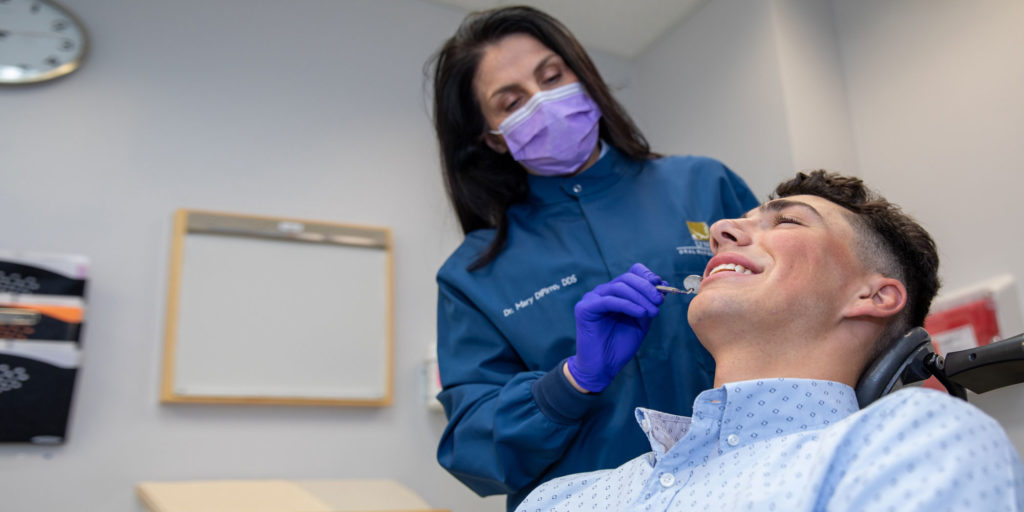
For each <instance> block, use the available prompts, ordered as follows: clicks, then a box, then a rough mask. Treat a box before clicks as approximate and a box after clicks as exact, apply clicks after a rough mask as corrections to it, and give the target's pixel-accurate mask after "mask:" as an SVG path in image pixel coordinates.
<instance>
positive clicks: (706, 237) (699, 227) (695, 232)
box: [686, 220, 711, 242]
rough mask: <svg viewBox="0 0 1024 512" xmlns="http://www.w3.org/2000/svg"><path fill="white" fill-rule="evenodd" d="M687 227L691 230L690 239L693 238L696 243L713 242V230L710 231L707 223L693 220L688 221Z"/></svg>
mask: <svg viewBox="0 0 1024 512" xmlns="http://www.w3.org/2000/svg"><path fill="white" fill-rule="evenodd" d="M686 227H688V228H690V237H691V238H693V241H694V242H710V241H711V230H710V229H708V223H707V222H694V221H692V220H688V221H686Z"/></svg>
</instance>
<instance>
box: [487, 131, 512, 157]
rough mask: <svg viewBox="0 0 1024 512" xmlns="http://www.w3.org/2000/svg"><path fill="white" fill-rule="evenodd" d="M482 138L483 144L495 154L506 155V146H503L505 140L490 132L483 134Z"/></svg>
mask: <svg viewBox="0 0 1024 512" xmlns="http://www.w3.org/2000/svg"><path fill="white" fill-rule="evenodd" d="M483 138H484V143H486V144H487V146H488V147H490V148H491V149H493V150H494V152H495V153H499V154H505V153H508V146H507V145H505V139H504V138H502V136H501V135H498V134H496V133H491V132H484V135H483Z"/></svg>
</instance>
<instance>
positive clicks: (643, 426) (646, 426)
mask: <svg viewBox="0 0 1024 512" xmlns="http://www.w3.org/2000/svg"><path fill="white" fill-rule="evenodd" d="M640 430H643V431H644V433H645V434H646V433H648V432H650V431H651V420H648V419H647V418H644V419H643V421H641V422H640Z"/></svg>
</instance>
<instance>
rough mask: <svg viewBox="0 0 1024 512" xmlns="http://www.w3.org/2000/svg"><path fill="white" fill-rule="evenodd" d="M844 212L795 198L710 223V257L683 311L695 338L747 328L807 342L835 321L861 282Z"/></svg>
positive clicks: (825, 202)
mask: <svg viewBox="0 0 1024 512" xmlns="http://www.w3.org/2000/svg"><path fill="white" fill-rule="evenodd" d="M845 211H846V210H845V209H843V208H842V207H840V206H839V205H837V204H835V203H832V202H831V201H828V200H826V199H823V198H820V197H817V196H808V195H799V196H791V197H787V198H782V199H776V200H774V201H770V202H768V203H765V204H764V205H762V206H761V207H759V208H756V209H754V210H751V211H750V212H748V213H747V214H746V215H744V216H743V217H742V218H739V219H731V220H722V221H718V222H716V223H715V224H713V225H712V226H711V237H712V241H711V244H712V249H713V251H714V253H715V256H714V257H713V258H712V259H711V262H710V263H709V264H708V266H707V269H706V270H705V271H704V280H703V282H702V283H701V286H700V293H699V294H698V295H697V296H696V297H695V298H694V299H693V302H692V303H691V305H690V309H689V320H690V323H691V325H693V327H694V330H696V331H697V334H698V335H700V334H701V333H702V331H705V332H710V330H709V328H716V327H723V326H724V327H728V329H729V332H730V333H731V334H733V335H740V334H743V332H742V331H743V330H744V329H747V330H752V331H753V333H754V334H759V335H771V334H772V333H774V332H780V333H781V332H788V333H791V334H805V335H808V336H813V335H814V334H815V333H816V332H818V331H816V330H815V329H819V328H822V327H823V326H826V325H829V324H830V323H833V322H838V321H839V320H840V319H841V314H840V312H841V310H842V307H843V306H844V305H845V304H846V303H847V301H848V298H849V297H850V296H851V294H852V293H856V292H857V290H858V286H862V282H861V281H860V280H859V279H858V278H859V277H862V276H864V275H866V269H865V268H864V266H863V265H862V264H861V262H860V260H859V259H858V258H857V257H856V255H855V251H854V245H853V243H854V230H853V228H852V227H851V225H850V223H849V221H848V220H847V219H846V217H845V216H844V212H845ZM737 329H738V330H739V331H737ZM779 329H782V330H781V331H776V330H779ZM719 332H722V331H719ZM702 339H703V338H702Z"/></svg>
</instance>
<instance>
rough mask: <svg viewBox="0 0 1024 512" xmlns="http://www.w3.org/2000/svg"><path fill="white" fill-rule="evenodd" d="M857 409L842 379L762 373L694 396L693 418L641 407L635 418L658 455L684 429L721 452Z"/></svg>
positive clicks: (816, 425) (816, 426) (827, 422)
mask: <svg viewBox="0 0 1024 512" xmlns="http://www.w3.org/2000/svg"><path fill="white" fill-rule="evenodd" d="M857 410H858V406H857V396H856V393H855V392H854V391H853V388H851V387H850V386H847V385H846V384H842V383H839V382H832V381H825V380H811V379H761V380H749V381H741V382H731V383H728V384H725V385H723V386H721V387H718V388H715V389H709V390H707V391H704V392H703V393H701V394H700V395H698V396H697V399H696V400H695V401H694V404H693V417H692V418H686V417H683V416H676V415H673V414H668V413H663V412H658V411H653V410H650V409H644V408H642V407H638V408H637V410H636V418H637V421H638V422H639V423H640V428H641V429H643V431H644V433H645V434H646V435H647V439H648V441H649V442H650V443H651V449H652V450H653V451H654V454H655V457H656V458H657V459H660V458H661V457H662V456H663V455H664V454H665V453H666V452H668V451H670V450H671V449H672V448H673V447H674V446H675V445H676V444H677V443H679V440H680V439H682V438H683V436H685V435H686V434H687V433H691V434H693V435H691V436H690V437H689V438H688V441H689V440H694V441H695V442H707V441H715V443H716V444H717V445H718V447H719V450H720V452H721V453H725V452H727V451H730V450H735V449H737V448H740V447H743V446H745V445H747V444H750V443H753V442H757V441H765V440H768V439H772V438H775V437H780V436H785V435H789V434H793V433H798V432H805V431H813V430H819V429H822V428H825V427H827V426H828V425H830V424H832V423H835V422H837V421H840V420H842V419H843V418H845V417H847V416H849V415H851V414H853V413H854V412H856V411H857ZM691 430H692V431H693V432H690V431H691ZM709 436H710V437H714V438H717V439H708V437H709Z"/></svg>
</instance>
